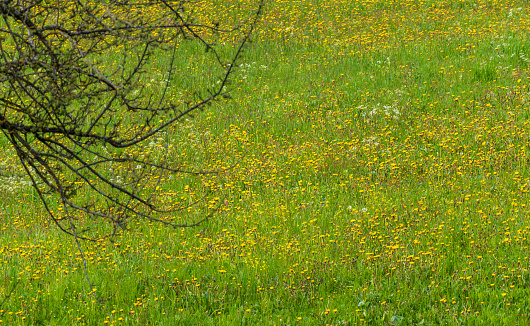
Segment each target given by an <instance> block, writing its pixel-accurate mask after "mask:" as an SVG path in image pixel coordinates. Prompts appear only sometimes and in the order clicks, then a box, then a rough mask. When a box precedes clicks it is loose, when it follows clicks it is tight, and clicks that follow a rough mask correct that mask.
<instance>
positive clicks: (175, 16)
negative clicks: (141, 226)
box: [0, 0, 263, 245]
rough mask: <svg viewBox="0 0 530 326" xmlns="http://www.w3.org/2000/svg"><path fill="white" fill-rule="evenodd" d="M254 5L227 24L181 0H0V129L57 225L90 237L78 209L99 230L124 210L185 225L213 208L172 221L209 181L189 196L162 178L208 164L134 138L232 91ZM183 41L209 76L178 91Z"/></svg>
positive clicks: (119, 220) (144, 137) (126, 216)
mask: <svg viewBox="0 0 530 326" xmlns="http://www.w3.org/2000/svg"><path fill="white" fill-rule="evenodd" d="M262 5H263V3H259V4H257V5H256V11H255V12H254V14H253V16H252V17H248V19H247V20H246V21H243V22H240V23H239V24H238V25H234V26H229V27H228V28H224V27H221V26H219V24H218V23H212V24H205V23H199V22H195V21H194V19H193V17H192V16H191V15H190V14H189V13H188V12H189V10H188V9H189V8H188V7H189V6H190V4H189V3H188V2H187V1H184V0H180V1H179V0H177V1H173V0H159V1H154V0H137V1H127V0H121V1H120V0H114V1H113V0H109V1H96V0H93V1H81V0H69V1H41V0H0V14H1V16H2V17H1V23H0V40H1V41H0V103H1V105H2V108H1V109H0V129H1V130H2V132H3V134H4V136H5V137H6V138H7V139H8V140H9V142H10V143H11V145H12V146H13V147H14V148H15V149H16V153H17V155H18V157H19V159H20V162H21V163H22V165H23V167H24V169H25V171H26V173H27V174H28V176H29V178H30V179H31V181H32V183H33V186H34V188H35V189H36V191H37V193H38V195H39V197H40V198H41V200H42V202H43V203H44V207H45V208H46V210H47V211H48V213H49V215H50V216H51V219H52V220H53V221H54V222H55V224H56V225H57V226H58V227H59V228H60V229H61V230H62V231H64V232H66V233H68V234H70V235H73V236H74V237H75V239H76V241H79V239H85V240H96V239H97V237H96V236H94V235H93V234H97V233H90V234H89V233H87V232H86V231H87V230H88V228H85V229H83V228H82V227H81V226H82V225H84V224H86V221H92V220H94V219H96V220H98V221H104V222H108V224H107V225H111V226H112V227H111V228H110V230H111V231H110V232H107V233H104V234H103V235H102V234H99V235H98V236H109V235H113V234H115V233H116V232H118V231H119V230H120V229H122V228H124V227H125V226H126V225H127V223H128V222H129V221H130V220H131V219H133V218H145V219H148V220H151V221H157V222H160V223H164V224H167V225H170V226H173V227H190V226H194V225H197V224H199V223H201V222H202V221H203V220H204V219H207V218H208V217H209V216H210V214H212V213H213V211H215V209H211V210H210V212H209V213H207V214H205V216H202V217H200V218H199V219H198V220H197V221H193V222H191V223H189V224H185V223H184V224H182V223H178V219H177V218H175V217H174V216H175V215H178V214H177V213H176V212H179V211H186V210H187V209H189V208H190V207H192V206H193V205H197V204H198V203H199V202H202V201H205V200H207V198H208V193H205V194H203V196H200V198H196V199H195V200H194V201H192V202H191V203H190V202H189V201H186V202H181V201H180V200H179V199H178V198H175V200H174V201H172V202H171V201H170V202H166V201H161V200H159V197H158V192H159V190H158V189H159V186H160V185H161V183H162V178H163V177H164V176H166V175H168V174H176V173H186V174H192V175H200V174H205V173H211V172H215V171H203V170H197V171H193V170H189V169H185V168H180V167H179V166H178V165H177V164H178V163H176V162H175V161H174V159H172V158H170V157H168V155H167V148H166V149H165V150H164V149H162V152H161V153H160V155H156V157H155V156H153V155H149V154H146V153H143V152H142V151H141V150H139V149H138V148H140V147H141V145H142V144H145V143H146V141H149V139H150V138H152V137H153V136H155V135H157V134H158V135H159V134H161V132H164V131H166V130H167V129H168V128H169V127H170V126H173V125H175V124H176V123H178V122H182V120H183V119H184V118H186V117H188V116H189V115H190V114H191V113H193V112H194V111H196V110H198V109H202V108H204V107H205V106H206V105H208V104H210V103H212V102H213V101H215V100H216V99H218V98H221V97H229V95H228V91H229V89H228V85H229V81H230V77H231V75H232V74H233V72H234V69H235V67H237V62H238V60H239V59H240V58H241V55H242V52H243V49H244V46H245V44H246V43H247V42H248V41H249V37H250V34H251V33H252V31H253V29H254V28H255V26H256V23H257V19H258V17H259V14H260V11H261V9H262ZM234 33H235V34H237V35H240V42H239V43H238V44H235V46H234V48H233V51H232V52H231V54H229V55H226V54H224V53H226V52H229V51H226V50H223V51H219V47H218V46H216V45H215V44H213V42H212V41H211V39H215V38H216V37H217V38H219V37H221V36H222V35H232V34H234ZM190 43H191V44H196V45H197V46H200V47H202V49H203V50H205V51H207V52H208V53H207V54H206V55H208V56H209V58H210V62H212V63H213V64H214V65H215V66H216V67H217V68H216V69H217V70H215V69H211V70H210V71H213V72H212V73H211V74H216V75H215V77H216V78H217V80H218V82H217V83H216V84H215V88H211V87H204V88H202V89H199V88H195V89H187V91H188V94H191V95H187V94H183V93H182V92H181V93H178V92H175V91H174V89H175V87H176V86H175V85H177V86H179V87H182V86H181V85H187V84H186V82H187V79H186V78H187V77H188V76H186V75H183V74H182V73H180V72H179V70H178V69H177V68H178V65H179V64H182V62H186V61H183V60H193V59H189V58H185V57H183V54H182V53H181V52H179V47H181V46H187V45H188V44H190ZM195 49H198V47H195ZM196 51H198V50H196ZM153 67H155V68H157V69H158V70H159V71H161V73H160V75H161V76H163V78H162V80H160V81H157V82H158V83H157V85H159V86H158V87H157V88H156V90H154V91H153V90H152V88H148V87H147V86H146V83H145V80H146V79H147V78H149V79H151V78H152V68H153ZM215 71H217V73H215ZM210 77H213V76H210ZM197 87H198V86H197ZM179 94H180V95H179ZM114 166H119V168H120V169H121V170H120V171H119V174H120V176H121V178H120V179H119V180H118V179H117V178H116V176H115V174H116V171H115V169H116V168H115V167H114ZM111 167H114V168H113V169H111ZM78 245H79V243H78Z"/></svg>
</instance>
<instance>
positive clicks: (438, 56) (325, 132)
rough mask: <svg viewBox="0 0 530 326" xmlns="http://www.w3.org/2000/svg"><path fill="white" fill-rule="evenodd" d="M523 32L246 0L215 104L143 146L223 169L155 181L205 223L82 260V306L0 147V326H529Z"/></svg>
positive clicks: (501, 14)
mask: <svg viewBox="0 0 530 326" xmlns="http://www.w3.org/2000/svg"><path fill="white" fill-rule="evenodd" d="M227 3H229V1H220V0H201V1H197V2H196V6H197V7H196V14H197V15H199V16H201V17H203V18H204V19H205V20H206V21H212V19H214V18H215V19H220V20H221V21H222V20H223V17H222V15H230V10H231V7H230V6H229V5H228V4H227ZM238 3H240V5H241V6H243V7H248V8H250V7H251V6H255V4H254V3H253V2H252V1H250V0H249V1H239V2H238ZM221 9H223V10H221ZM219 16H221V17H219ZM529 34H530V6H529V5H528V3H527V1H526V0H423V1H416V0H323V1H316V0H289V1H287V0H286V1H280V0H274V1H272V0H271V1H268V2H267V4H266V7H265V10H264V12H263V16H262V18H261V22H260V25H259V29H258V30H257V31H256V33H255V35H254V37H253V43H252V44H250V46H249V47H248V48H247V50H246V52H245V54H244V60H243V61H241V62H240V66H239V69H238V71H237V74H236V75H235V76H234V79H235V81H234V84H235V85H237V87H236V89H234V91H233V92H232V97H233V99H230V100H223V101H219V102H216V103H215V104H213V105H212V106H210V107H208V108H207V109H206V110H205V111H203V112H201V113H199V114H197V115H196V116H195V117H194V118H190V119H189V120H188V121H186V122H185V123H183V124H179V125H177V126H174V127H173V128H172V129H171V130H168V132H167V133H166V134H164V135H163V136H161V138H160V139H159V140H160V142H158V141H157V139H158V138H157V139H154V140H153V141H150V142H149V143H148V144H144V145H143V146H145V148H144V150H145V151H154V152H156V150H157V148H159V147H161V145H160V144H161V143H162V142H163V141H165V140H166V139H167V137H169V139H171V142H172V143H171V153H172V155H174V156H175V157H176V159H178V160H181V161H183V162H186V164H188V165H190V166H197V167H205V168H207V169H219V170H223V169H225V168H227V167H229V166H231V165H232V164H235V165H234V166H233V167H232V168H231V169H228V170H226V171H225V172H223V173H218V174H213V175H204V176H200V177H197V178H194V177H190V176H177V177H174V178H172V179H168V180H165V183H164V184H163V185H162V188H163V191H164V192H166V193H168V195H171V196H178V197H180V198H183V199H185V200H187V198H190V200H192V199H191V198H194V196H199V194H200V193H202V192H204V191H206V190H211V191H213V195H212V197H211V202H210V203H209V204H211V205H212V207H213V206H216V205H217V204H218V203H219V202H220V203H221V204H222V205H221V206H220V209H219V211H218V212H217V213H216V214H215V215H214V216H213V217H212V218H210V219H209V220H207V221H206V222H204V223H202V224H201V225H200V226H197V227H194V228H186V229H173V228H168V227H165V226H163V225H161V224H156V223H150V222H146V221H143V220H137V221H135V222H134V223H132V224H131V225H129V230H127V231H124V232H122V233H120V234H119V235H118V236H116V237H114V238H113V239H111V240H103V241H99V242H97V243H90V242H85V243H83V248H84V253H85V256H86V259H87V263H88V271H89V275H90V278H91V281H92V282H93V283H94V284H95V291H96V293H97V295H98V297H99V298H100V299H101V300H100V302H98V301H96V300H95V299H94V296H93V295H92V293H91V290H90V289H89V287H88V285H87V282H86V280H85V275H84V273H83V265H82V260H81V257H80V255H79V252H78V250H77V247H76V244H75V242H74V241H73V239H72V238H71V237H69V236H67V235H65V234H63V233H61V232H60V231H59V230H58V229H57V228H56V227H54V225H52V224H51V223H50V222H49V220H48V217H47V214H46V212H45V210H44V208H43V206H42V204H41V203H40V201H39V199H38V198H37V196H36V194H35V191H34V190H32V188H31V185H30V183H29V180H28V179H27V178H26V177H25V175H24V174H23V173H22V170H21V168H20V166H19V163H17V159H16V156H15V153H14V151H13V150H12V149H11V148H10V147H9V145H8V144H7V142H5V141H4V140H3V139H0V148H1V151H2V153H3V154H2V155H1V156H0V221H1V223H0V303H1V304H2V306H1V307H0V325H101V324H105V325H148V324H149V325H256V324H262V325H364V324H366V325H460V324H463V325H507V324H511V325H528V324H530V273H529V269H530V251H529V239H528V236H529V233H530V220H529V218H528V217H529V216H530V203H529V202H528V199H529V198H530V195H529V192H530V168H529V167H528V162H529V160H530V141H529V137H530V111H529V109H530V91H529V89H530V86H529V85H530V41H529V40H528V35H529ZM225 42H227V43H228V42H231V40H230V39H227V40H225ZM200 56H201V54H197V56H196V60H194V61H193V62H190V63H187V67H186V68H188V69H190V70H189V71H191V73H193V71H195V73H197V74H198V75H201V70H200V63H201V57H200ZM184 65H186V63H184ZM163 137H166V138H164V139H162V138H163ZM234 162H235V163H234ZM205 189H206V190H205ZM189 213H190V214H191V215H192V217H193V216H195V217H196V215H193V214H194V212H192V211H190V212H189ZM4 299H5V300H4Z"/></svg>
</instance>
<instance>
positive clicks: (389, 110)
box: [357, 103, 401, 120]
mask: <svg viewBox="0 0 530 326" xmlns="http://www.w3.org/2000/svg"><path fill="white" fill-rule="evenodd" d="M357 108H358V109H361V110H362V113H361V115H362V117H363V118H365V119H367V120H372V119H374V118H376V117H377V116H387V117H392V118H393V119H395V120H397V119H399V116H400V115H401V112H400V111H399V109H398V108H397V107H395V106H394V105H383V106H381V104H380V103H377V104H376V105H375V106H374V107H373V108H372V109H371V110H370V109H369V108H367V107H365V106H363V105H360V106H358V107H357Z"/></svg>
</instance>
